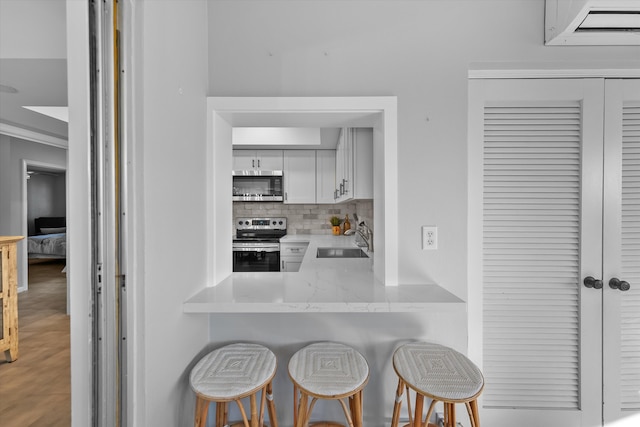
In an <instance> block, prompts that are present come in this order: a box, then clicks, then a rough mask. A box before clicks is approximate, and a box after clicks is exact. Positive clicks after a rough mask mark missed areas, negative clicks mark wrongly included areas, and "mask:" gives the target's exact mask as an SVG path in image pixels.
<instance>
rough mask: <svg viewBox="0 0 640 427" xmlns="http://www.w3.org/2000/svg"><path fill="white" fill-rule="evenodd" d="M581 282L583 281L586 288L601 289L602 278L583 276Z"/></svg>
mask: <svg viewBox="0 0 640 427" xmlns="http://www.w3.org/2000/svg"><path fill="white" fill-rule="evenodd" d="M582 283H584V286H586V287H587V288H594V289H602V280H599V279H594V278H593V277H591V276H587V277H585V278H584V280H583V281H582Z"/></svg>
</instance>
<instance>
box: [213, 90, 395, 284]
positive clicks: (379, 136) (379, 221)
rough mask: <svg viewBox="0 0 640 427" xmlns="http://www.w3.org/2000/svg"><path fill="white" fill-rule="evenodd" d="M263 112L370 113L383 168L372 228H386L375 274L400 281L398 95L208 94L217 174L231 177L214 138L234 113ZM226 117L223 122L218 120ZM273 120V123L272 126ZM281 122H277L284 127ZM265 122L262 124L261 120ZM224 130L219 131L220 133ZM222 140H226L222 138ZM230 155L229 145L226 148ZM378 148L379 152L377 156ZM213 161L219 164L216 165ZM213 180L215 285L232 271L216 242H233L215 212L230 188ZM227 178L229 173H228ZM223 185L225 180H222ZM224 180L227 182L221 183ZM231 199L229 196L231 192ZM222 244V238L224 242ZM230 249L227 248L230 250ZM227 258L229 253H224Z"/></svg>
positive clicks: (227, 227)
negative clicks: (218, 95)
mask: <svg viewBox="0 0 640 427" xmlns="http://www.w3.org/2000/svg"><path fill="white" fill-rule="evenodd" d="M258 114H265V115H271V116H279V119H280V120H282V119H281V118H282V117H288V115H297V116H298V117H300V116H305V117H313V116H314V115H318V116H320V115H332V114H333V115H340V114H344V115H345V117H355V116H356V115H358V114H362V115H363V116H367V117H368V121H369V122H370V123H368V124H367V126H369V125H370V126H371V127H373V128H374V164H376V165H382V166H383V168H384V173H380V174H374V176H375V177H376V178H377V179H378V180H382V179H384V182H380V181H375V182H374V184H375V183H377V185H374V191H375V199H374V227H373V228H374V231H375V230H384V233H378V234H377V235H376V234H374V236H376V237H375V243H374V247H375V248H376V251H374V275H375V276H376V277H377V278H378V279H379V280H380V281H381V282H382V283H384V284H385V285H386V286H397V285H398V124H397V123H398V119H397V98H396V97H395V96H378V97H376V96H372V97H210V98H208V99H207V141H208V143H209V144H211V146H209V148H208V153H207V156H208V160H207V162H208V170H210V171H213V170H215V174H216V176H221V175H220V174H223V175H222V176H226V175H224V174H228V175H229V177H230V176H231V164H230V162H229V161H225V162H223V161H217V160H218V159H217V158H216V154H217V153H220V155H224V153H225V152H226V149H221V148H218V147H217V143H216V141H217V139H220V140H221V139H223V138H225V137H224V135H225V134H229V136H228V137H227V138H226V139H228V142H226V143H228V144H229V146H230V145H231V138H230V134H231V132H230V130H229V131H228V132H227V131H226V130H225V129H227V128H229V127H231V126H233V121H234V118H241V117H243V116H244V117H249V116H251V115H258ZM222 122H224V123H222ZM275 125H276V124H274V126H275ZM282 125H283V124H282V123H279V124H277V126H282ZM261 126H264V124H261ZM219 135H222V136H219ZM223 143H224V141H223ZM228 151H229V155H230V147H229V150H228ZM376 153H377V155H376ZM376 157H377V159H376ZM215 166H217V167H215ZM208 179H209V181H210V182H213V183H214V184H213V185H212V187H213V188H212V190H211V191H209V192H208V194H209V197H210V200H209V201H208V202H207V206H208V210H209V214H208V218H210V220H209V221H210V222H209V224H208V231H207V235H208V257H209V259H211V260H216V261H215V262H217V261H220V260H222V264H221V265H218V266H216V265H213V266H212V269H211V270H210V271H209V272H208V275H209V283H210V284H211V286H215V285H216V284H217V283H219V281H220V280H221V279H223V278H224V277H226V276H228V273H230V271H228V270H230V268H231V267H230V265H231V264H230V262H226V261H225V258H224V257H225V256H227V255H224V254H216V252H217V251H218V252H221V251H222V249H220V250H217V249H216V248H218V247H219V245H220V244H221V243H220V242H226V241H228V242H231V233H232V230H231V228H232V227H231V226H230V224H231V221H230V218H227V216H228V215H229V213H228V212H226V211H225V212H226V213H225V212H222V211H221V212H218V210H217V209H216V205H218V201H219V205H220V206H223V203H222V202H223V201H224V200H225V199H226V196H225V194H227V193H229V191H227V190H226V189H227V188H229V186H228V185H227V186H226V187H224V186H222V187H220V188H217V187H219V185H216V184H215V182H216V178H215V176H208ZM229 179H230V178H229ZM221 184H225V182H224V181H222V182H221ZM225 185H226V184H225ZM229 199H230V195H229ZM223 244H224V243H223ZM228 252H230V251H228ZM228 257H231V254H229V255H228Z"/></svg>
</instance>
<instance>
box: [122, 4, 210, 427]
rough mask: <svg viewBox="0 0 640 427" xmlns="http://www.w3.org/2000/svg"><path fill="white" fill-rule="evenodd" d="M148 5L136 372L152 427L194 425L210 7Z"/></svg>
mask: <svg viewBox="0 0 640 427" xmlns="http://www.w3.org/2000/svg"><path fill="white" fill-rule="evenodd" d="M140 5H141V4H140V3H139V4H138V7H136V8H134V12H135V13H137V14H142V15H141V16H142V19H141V22H137V25H136V27H135V29H134V30H135V34H134V38H135V39H136V42H135V43H134V49H138V48H140V49H141V51H137V52H135V53H136V56H135V57H134V59H133V70H134V73H135V74H136V77H135V82H136V83H140V84H141V85H142V86H141V87H140V86H138V87H136V88H135V89H134V90H135V92H136V98H135V100H134V103H135V104H136V108H137V109H139V111H140V113H141V116H139V117H137V118H138V121H137V122H135V123H134V124H133V125H134V127H136V129H137V134H136V137H135V138H134V139H133V140H131V142H130V143H131V144H133V145H134V146H135V145H138V144H142V147H141V148H138V149H137V151H138V154H141V155H142V156H141V157H139V158H138V159H137V160H135V159H134V161H136V163H135V164H134V166H133V167H132V171H134V172H135V171H136V170H138V172H136V173H138V175H139V176H138V178H137V179H138V185H137V186H136V187H135V188H134V189H133V190H134V191H135V193H136V194H135V195H134V194H132V197H135V198H136V199H139V200H141V201H142V202H141V205H140V207H139V209H140V211H139V212H138V216H139V220H138V222H137V223H136V227H135V229H137V233H136V236H135V239H137V240H138V244H139V245H140V246H139V247H140V248H142V250H141V251H140V259H139V262H138V268H140V271H141V274H140V276H139V277H140V278H141V279H142V282H139V281H135V282H134V283H130V285H129V286H130V287H139V286H143V287H144V290H143V292H142V293H140V291H139V290H135V291H133V292H137V293H138V294H139V295H141V296H142V298H143V300H141V305H142V307H141V308H143V314H142V315H141V317H142V319H140V321H141V322H143V326H142V327H143V328H144V333H143V335H142V336H139V337H138V339H139V340H143V342H140V343H138V345H140V350H139V351H138V352H137V353H136V358H137V357H138V356H141V357H143V360H132V361H131V363H133V364H135V366H136V367H138V368H139V369H143V370H144V371H145V372H144V375H143V376H142V377H141V378H142V381H144V385H143V386H142V387H141V388H140V390H139V393H141V395H140V396H139V397H140V401H139V402H140V404H141V405H143V409H142V410H143V411H144V412H145V414H144V416H143V417H142V419H144V425H147V426H187V425H191V424H192V423H193V410H194V406H195V398H194V395H193V392H191V391H190V389H189V385H188V384H189V383H188V373H189V370H190V368H191V367H192V366H193V364H195V361H197V356H198V354H199V352H201V351H202V350H203V349H204V348H205V346H206V343H207V342H208V325H207V319H206V318H204V316H193V315H188V314H184V313H183V312H182V302H183V301H185V300H187V299H188V298H189V297H190V296H192V295H193V294H195V293H196V292H197V291H198V290H200V289H202V288H204V287H205V286H206V285H207V284H206V283H205V282H206V277H207V263H208V260H207V259H206V256H205V255H206V244H207V239H206V238H205V235H204V232H205V228H206V218H205V212H206V197H205V195H206V188H207V186H206V180H205V176H206V170H205V169H206V168H205V160H206V155H205V153H206V118H205V116H206V114H205V113H206V98H205V97H206V94H207V84H208V75H207V50H206V46H207V22H206V20H207V13H206V8H207V4H206V2H205V1H203V0H192V1H190V0H185V1H147V2H143V4H142V7H140ZM138 16H140V15H138ZM138 24H141V25H138ZM140 107H141V109H140ZM140 126H141V127H140ZM139 168H142V172H141V173H140V172H139ZM130 410H132V411H136V410H140V407H139V406H138V405H136V407H135V408H130ZM140 419H141V418H140V417H137V420H140Z"/></svg>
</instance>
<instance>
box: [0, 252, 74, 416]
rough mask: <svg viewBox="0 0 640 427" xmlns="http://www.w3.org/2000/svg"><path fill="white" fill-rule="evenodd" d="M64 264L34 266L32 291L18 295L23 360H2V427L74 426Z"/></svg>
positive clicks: (32, 265)
mask: <svg viewBox="0 0 640 427" xmlns="http://www.w3.org/2000/svg"><path fill="white" fill-rule="evenodd" d="M63 268H64V262H63V261H45V262H40V263H38V264H31V265H29V290H28V291H26V292H22V293H20V294H19V295H18V332H19V348H18V351H19V355H18V359H17V360H16V361H15V362H13V363H7V362H6V361H5V358H4V354H1V355H0V425H1V426H2V427H36V426H38V427H40V426H47V427H62V426H64V427H68V426H70V425H71V369H70V349H69V337H70V334H69V316H67V315H66V304H67V294H66V292H67V291H66V275H65V274H64V273H62V272H61V270H62V269H63Z"/></svg>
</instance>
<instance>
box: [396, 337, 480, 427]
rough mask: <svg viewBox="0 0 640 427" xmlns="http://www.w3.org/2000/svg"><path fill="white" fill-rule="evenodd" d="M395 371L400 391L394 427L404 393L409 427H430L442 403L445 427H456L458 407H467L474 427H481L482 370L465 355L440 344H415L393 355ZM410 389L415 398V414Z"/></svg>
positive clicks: (406, 345)
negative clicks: (434, 412)
mask: <svg viewBox="0 0 640 427" xmlns="http://www.w3.org/2000/svg"><path fill="white" fill-rule="evenodd" d="M393 369H394V370H395V371H396V374H397V375H398V388H397V390H396V401H395V405H394V407H393V418H392V419H391V427H397V425H398V420H399V418H400V409H401V406H402V400H403V394H404V392H405V389H406V394H407V412H408V415H409V424H408V425H409V426H412V427H422V426H425V425H428V423H429V418H431V415H432V413H433V410H434V408H435V405H436V403H437V402H443V403H444V427H456V425H457V424H456V412H455V404H456V403H464V404H465V406H466V407H467V412H468V413H469V419H470V420H471V426H472V427H480V416H479V414H478V402H477V399H478V396H480V394H481V393H482V389H483V388H484V378H483V376H482V372H480V369H478V367H477V366H476V365H474V364H473V363H472V362H471V361H470V360H469V359H468V358H467V357H465V356H464V355H463V354H461V353H458V352H457V351H455V350H453V349H451V348H449V347H445V346H442V345H438V344H433V343H427V342H413V343H409V344H404V345H402V346H400V347H399V348H398V349H397V350H396V351H395V352H394V354H393ZM410 389H411V390H413V391H414V392H415V395H416V399H415V404H414V411H415V412H414V413H413V414H412V412H411V399H410V396H409V390H410ZM425 397H426V398H429V399H431V404H430V405H429V409H428V411H427V414H426V416H425V417H424V421H423V416H422V414H423V408H424V398H425Z"/></svg>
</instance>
